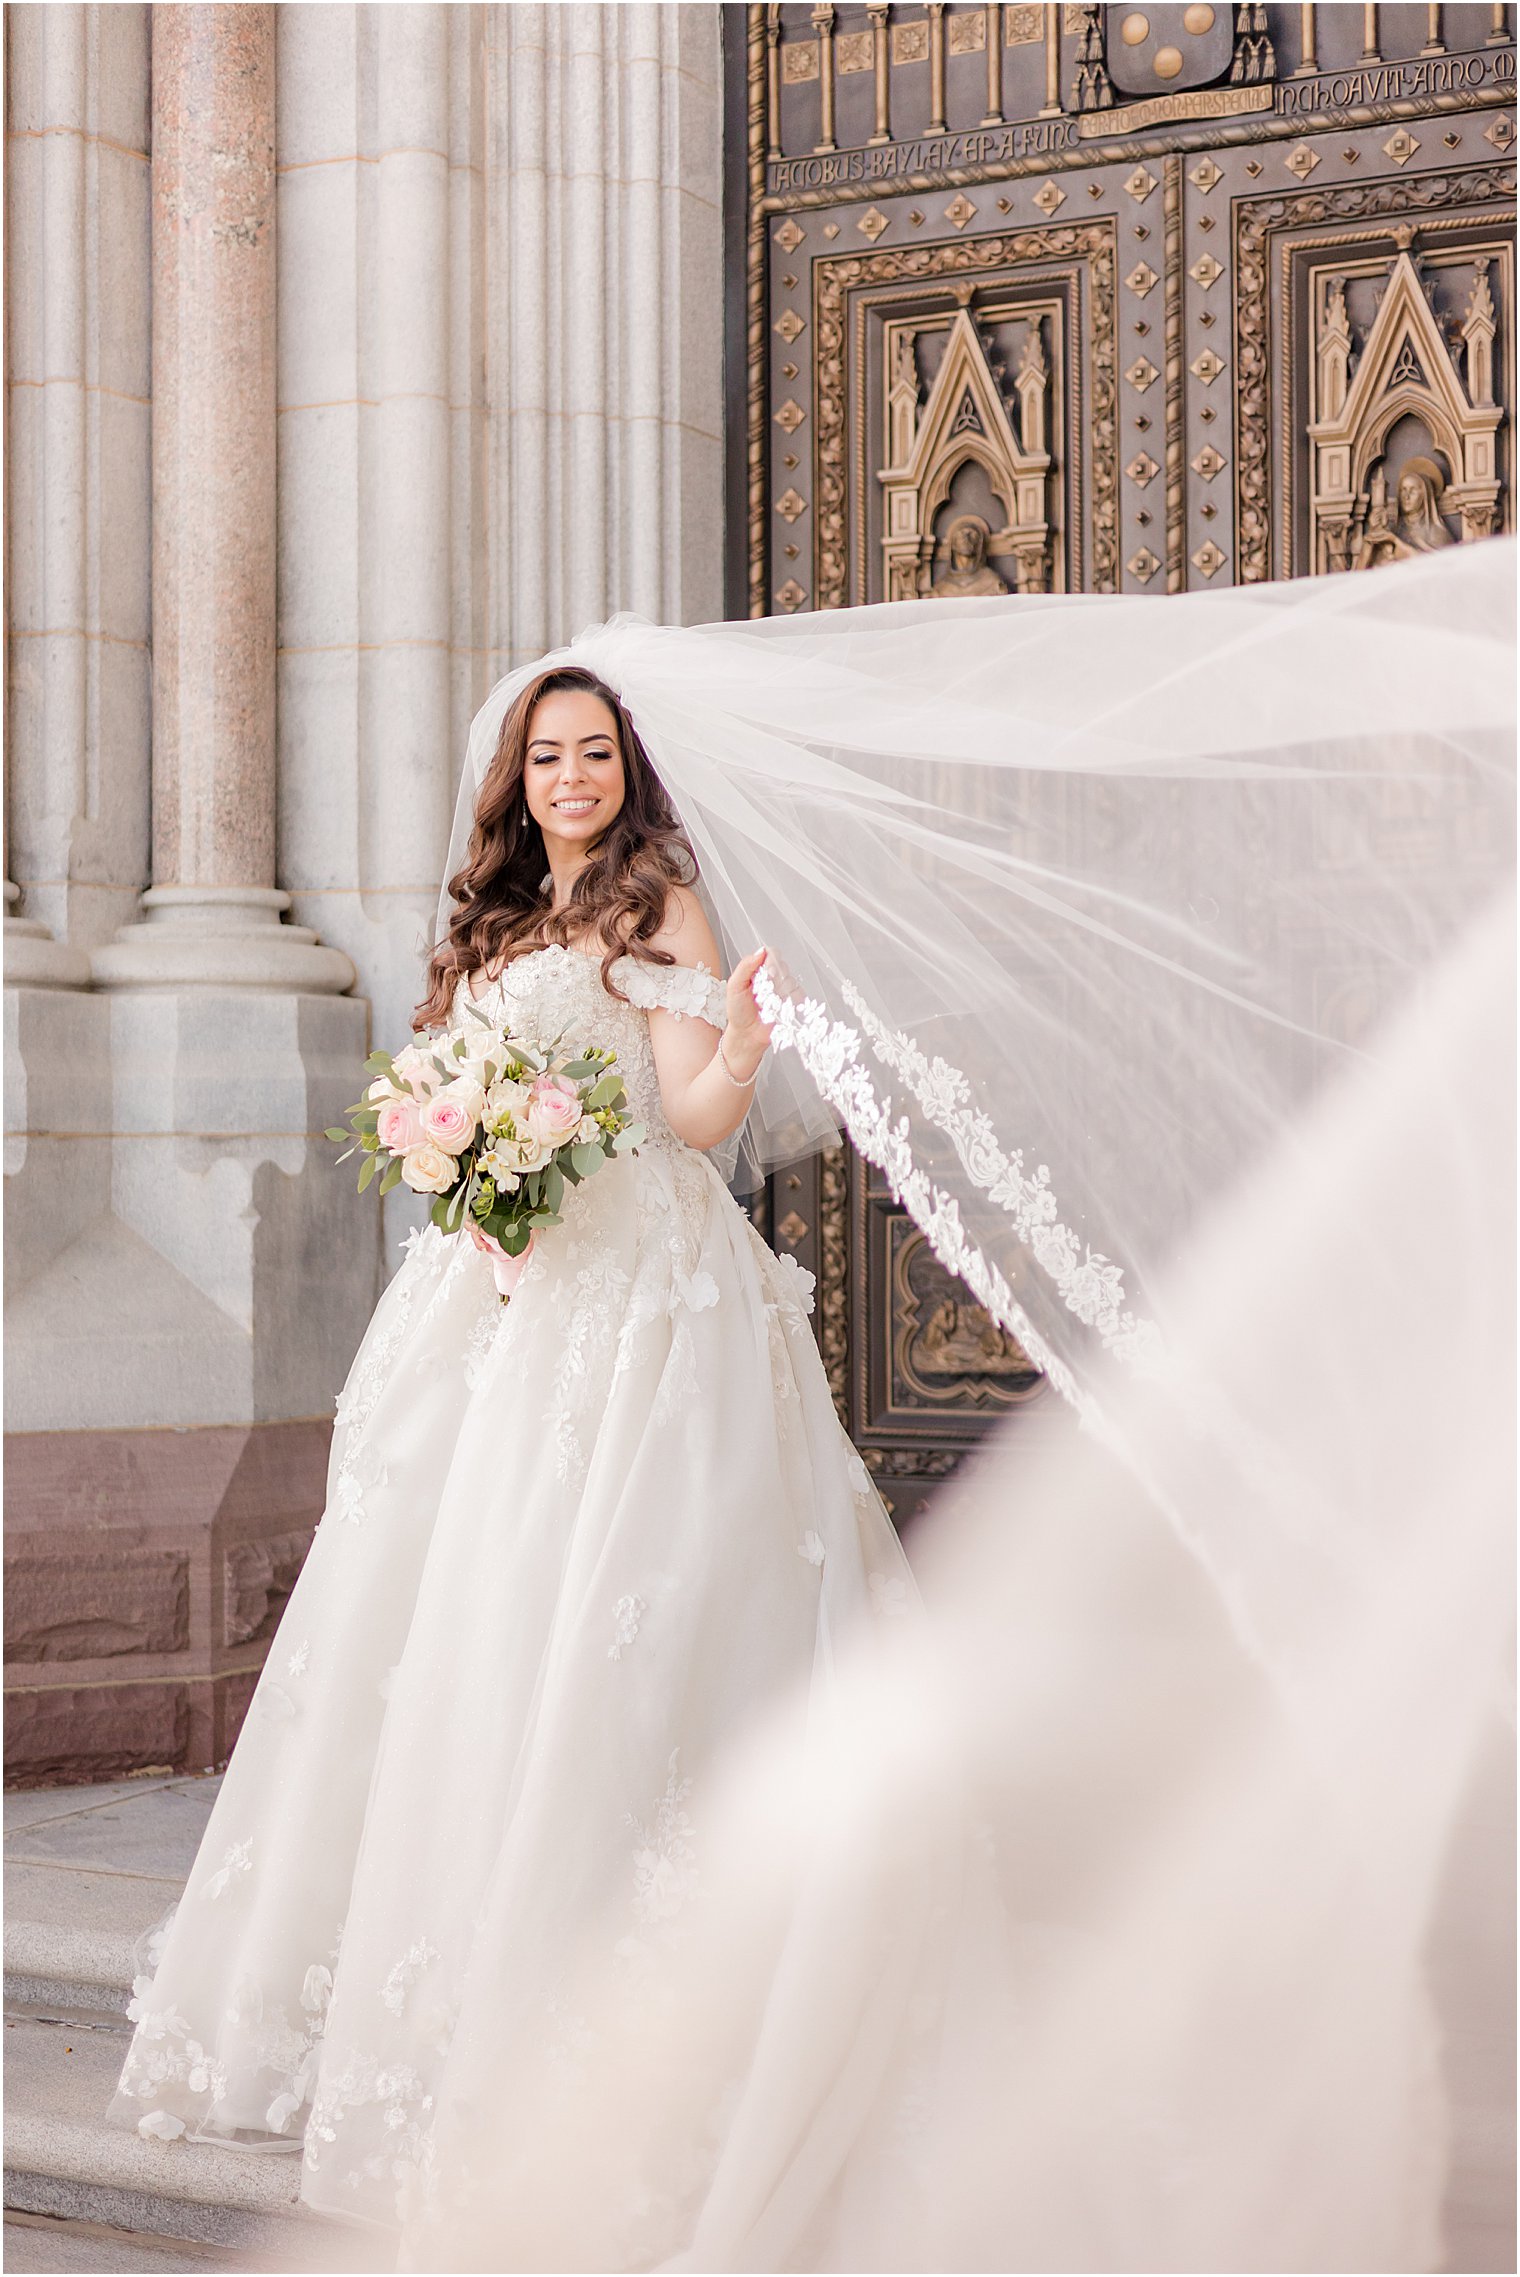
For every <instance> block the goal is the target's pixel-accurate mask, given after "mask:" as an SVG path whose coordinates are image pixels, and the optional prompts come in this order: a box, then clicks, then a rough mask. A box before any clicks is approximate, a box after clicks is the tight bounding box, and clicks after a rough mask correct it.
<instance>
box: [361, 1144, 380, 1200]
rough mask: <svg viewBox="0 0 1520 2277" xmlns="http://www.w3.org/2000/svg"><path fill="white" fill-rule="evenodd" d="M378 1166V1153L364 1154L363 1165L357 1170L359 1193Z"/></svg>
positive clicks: (362, 1190)
mask: <svg viewBox="0 0 1520 2277" xmlns="http://www.w3.org/2000/svg"><path fill="white" fill-rule="evenodd" d="M379 1167H380V1157H379V1155H378V1154H370V1155H366V1156H365V1158H364V1163H363V1167H362V1168H361V1169H360V1172H359V1191H360V1193H361V1194H362V1193H363V1192H364V1189H365V1187H366V1186H367V1185H368V1184H369V1182H370V1180H371V1179H372V1178H373V1177H374V1175H375V1172H376V1171H377V1170H378V1169H379Z"/></svg>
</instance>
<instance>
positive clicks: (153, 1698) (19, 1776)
mask: <svg viewBox="0 0 1520 2277" xmlns="http://www.w3.org/2000/svg"><path fill="white" fill-rule="evenodd" d="M189 1738H190V1706H189V1702H188V1701H187V1699H186V1697H185V1687H184V1686H183V1685H182V1684H91V1685H81V1686H80V1687H78V1688H77V1689H74V1688H71V1687H70V1686H67V1685H57V1686H52V1687H50V1688H48V1689H47V1690H40V1691H35V1692H19V1691H18V1692H12V1693H11V1694H10V1695H9V1697H8V1698H7V1700H6V1703H5V1758H6V1772H7V1776H8V1778H10V1779H12V1780H13V1781H14V1782H15V1783H16V1784H19V1785H23V1786H29V1787H46V1786H51V1785H53V1784H54V1783H55V1782H56V1783H58V1784H61V1785H72V1784H77V1783H79V1782H80V1781H84V1780H103V1779H119V1778H121V1777H122V1776H123V1775H124V1774H125V1773H126V1772H128V1771H141V1770H145V1769H146V1768H147V1766H148V1765H149V1764H154V1765H164V1766H172V1767H173V1768H174V1769H175V1770H182V1769H189V1768H190V1765H189V1762H188V1759H187V1754H186V1749H187V1746H188V1742H189Z"/></svg>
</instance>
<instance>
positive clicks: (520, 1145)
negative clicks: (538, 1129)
mask: <svg viewBox="0 0 1520 2277" xmlns="http://www.w3.org/2000/svg"><path fill="white" fill-rule="evenodd" d="M495 1151H496V1153H497V1154H499V1155H501V1156H502V1157H503V1159H504V1160H505V1161H507V1162H510V1163H511V1165H512V1167H513V1169H514V1170H522V1171H527V1170H537V1169H538V1167H539V1165H540V1164H541V1163H544V1162H547V1161H548V1159H549V1157H550V1155H551V1154H552V1153H553V1152H554V1149H553V1148H552V1147H551V1146H547V1145H545V1143H544V1141H543V1140H542V1139H541V1138H539V1137H538V1136H537V1135H536V1133H534V1132H533V1131H529V1130H525V1131H523V1132H521V1133H520V1135H519V1136H518V1137H517V1138H513V1139H498V1140H497V1142H496V1148H495Z"/></svg>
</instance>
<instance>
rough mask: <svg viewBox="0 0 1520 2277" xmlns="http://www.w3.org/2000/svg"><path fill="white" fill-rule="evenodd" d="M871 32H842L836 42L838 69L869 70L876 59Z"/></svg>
mask: <svg viewBox="0 0 1520 2277" xmlns="http://www.w3.org/2000/svg"><path fill="white" fill-rule="evenodd" d="M873 45H874V42H873V38H872V35H871V33H870V32H841V33H840V35H839V37H838V39H836V40H835V42H834V68H835V70H836V71H869V70H870V68H871V65H872V62H873V60H874V58H873V56H872V53H871V50H872V47H873Z"/></svg>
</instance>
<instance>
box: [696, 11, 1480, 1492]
mask: <svg viewBox="0 0 1520 2277" xmlns="http://www.w3.org/2000/svg"><path fill="white" fill-rule="evenodd" d="M724 15H725V19H726V30H727V33H728V35H729V51H730V52H729V60H728V97H727V105H728V117H727V128H728V138H729V146H730V151H731V153H732V154H733V155H732V161H731V173H730V185H731V204H732V206H733V209H734V211H733V214H732V216H731V237H730V243H731V266H732V268H733V271H734V275H733V276H732V278H731V280H730V308H731V311H732V320H731V325H730V330H731V335H732V339H731V353H730V358H729V364H730V420H731V426H732V430H733V439H734V443H735V450H734V453H733V463H734V466H735V470H736V471H735V476H734V479H732V480H731V483H730V506H731V512H730V522H731V525H732V526H733V527H734V531H735V539H734V545H733V554H732V562H731V578H732V590H731V597H730V609H731V611H735V612H741V611H745V610H747V611H748V613H750V614H752V615H765V614H769V613H772V612H774V611H778V610H799V609H831V608H840V607H846V606H849V605H851V604H854V603H859V602H868V601H879V600H889V599H896V598H899V597H902V596H907V595H925V594H929V595H932V594H936V593H939V594H947V595H948V594H956V593H980V592H995V591H998V590H1007V591H1010V592H1078V591H1081V592H1095V593H1103V592H1128V593H1145V594H1154V595H1157V596H1158V597H1159V596H1164V595H1166V594H1169V593H1179V592H1186V591H1195V590H1199V589H1204V588H1208V587H1212V586H1218V585H1224V584H1229V583H1231V582H1234V581H1245V580H1253V579H1262V578H1273V577H1289V576H1300V575H1305V574H1315V573H1332V574H1341V575H1352V574H1357V573H1360V572H1363V571H1366V570H1369V569H1375V568H1376V567H1377V566H1378V564H1379V563H1380V562H1382V561H1385V560H1388V559H1393V558H1397V557H1398V556H1399V555H1400V554H1401V553H1405V552H1409V551H1415V550H1423V549H1426V548H1429V547H1431V546H1438V545H1447V544H1465V543H1470V542H1473V541H1475V540H1478V539H1480V538H1482V537H1484V536H1486V535H1488V534H1489V533H1491V532H1494V531H1498V530H1501V529H1505V530H1507V529H1510V528H1512V527H1513V524H1514V512H1513V497H1514V489H1513V486H1514V452H1513V406H1514V373H1513V365H1512V360H1511V346H1510V342H1511V335H1512V327H1513V322H1514V286H1515V275H1514V166H1513V163H1512V145H1513V142H1514V137H1515V114H1514V87H1515V49H1514V22H1513V17H1514V10H1513V9H1512V8H1507V7H1502V6H1501V7H1493V6H1463V5H1457V6H1434V7H1431V6H1412V5H1400V6H1381V7H1379V6H1369V7H1362V6H1352V5H1347V4H1341V5H1334V6H1319V7H1315V6H1282V7H1272V6H1261V5H1245V6H1165V7H1160V6H1150V5H1145V6H1140V7H1132V8H1131V7H1122V6H1113V7H1103V6H1095V5H1081V6H1072V5H1059V6H1054V5H1036V6H994V7H985V6H941V5H934V4H931V5H928V6H923V5H888V4H886V0H865V4H862V5H855V6H848V5H846V6H834V5H828V4H823V5H816V6H809V5H805V4H799V5H783V6H751V7H747V8H738V7H730V8H726V9H725V11H724ZM741 295H742V297H741ZM765 1209H766V1215H767V1219H768V1223H767V1230H768V1232H769V1235H770V1238H771V1239H772V1241H773V1242H774V1243H775V1244H776V1245H777V1247H779V1248H782V1249H785V1250H789V1251H791V1252H792V1253H793V1254H794V1255H796V1256H797V1257H798V1258H799V1260H800V1261H801V1262H802V1263H804V1264H805V1265H807V1266H808V1267H809V1269H810V1270H811V1271H813V1272H814V1273H815V1274H816V1275H817V1276H818V1305H817V1312H816V1316H815V1317H816V1325H817V1328H818V1333H819V1338H820V1342H821V1344H822V1348H823V1353H824V1358H825V1361H826V1364H827V1366H828V1370H829V1376H830V1381H831V1383H832V1385H833V1389H834V1394H835V1398H836V1401H837V1402H838V1405H839V1408H840V1411H841V1414H842V1415H843V1417H844V1420H845V1422H846V1425H847V1427H848V1428H849V1430H850V1432H851V1434H852V1436H853V1437H854V1439H855V1440H856V1443H857V1444H858V1445H859V1447H860V1448H861V1451H862V1453H863V1454H864V1456H865V1458H866V1460H867V1462H868V1463H869V1464H870V1465H871V1467H872V1469H873V1470H874V1471H875V1472H876V1474H877V1477H878V1480H879V1483H880V1484H881V1486H882V1489H883V1491H884V1493H885V1494H886V1495H887V1497H888V1499H889V1501H890V1502H891V1504H892V1506H893V1508H894V1511H895V1513H896V1515H897V1517H898V1518H899V1520H902V1519H906V1518H908V1517H911V1515H912V1514H913V1512H914V1511H915V1510H916V1509H917V1508H918V1507H919V1506H920V1505H921V1504H922V1502H923V1501H924V1499H925V1498H926V1496H927V1495H928V1494H929V1493H931V1492H932V1491H933V1489H934V1486H935V1485H936V1483H937V1482H938V1481H939V1480H941V1479H943V1478H944V1477H945V1476H946V1475H947V1474H948V1473H949V1472H951V1471H952V1470H953V1469H954V1468H955V1467H956V1464H957V1463H958V1461H959V1460H960V1458H961V1457H962V1455H963V1454H964V1453H965V1451H966V1450H967V1449H968V1448H970V1447H971V1446H973V1445H974V1444H975V1442H976V1440H977V1439H978V1437H979V1436H980V1435H981V1434H982V1433H983V1432H984V1431H985V1430H986V1429H987V1427H988V1425H989V1423H991V1422H993V1421H994V1420H996V1419H999V1418H1002V1417H1007V1416H1011V1415H1012V1416H1017V1418H1018V1421H1019V1427H1020V1428H1021V1429H1022V1430H1024V1431H1026V1432H1028V1433H1029V1434H1030V1435H1031V1445H1033V1444H1034V1443H1035V1441H1036V1440H1037V1439H1038V1437H1039V1435H1041V1434H1042V1433H1043V1432H1045V1431H1047V1430H1049V1429H1053V1428H1058V1427H1060V1419H1059V1417H1058V1416H1057V1414H1056V1413H1055V1412H1054V1410H1055V1404H1056V1403H1055V1402H1054V1401H1053V1399H1052V1398H1051V1397H1050V1395H1049V1394H1048V1391H1047V1388H1046V1386H1045V1385H1044V1383H1043V1382H1042V1380H1041V1378H1040V1377H1039V1375H1038V1374H1037V1372H1036V1371H1035V1370H1034V1369H1033V1368H1032V1367H1031V1365H1030V1364H1029V1362H1028V1360H1027V1359H1026V1357H1025V1355H1024V1354H1023V1353H1022V1352H1021V1351H1020V1349H1019V1347H1018V1346H1017V1344H1015V1343H1014V1341H1013V1340H1012V1338H1010V1337H1009V1336H1007V1335H1005V1334H1004V1333H1003V1332H1002V1331H1001V1330H1000V1329H998V1328H996V1327H995V1326H994V1324H993V1323H992V1322H991V1321H990V1320H989V1319H988V1317H987V1316H986V1314H985V1313H983V1312H982V1311H981V1310H980V1308H979V1307H978V1306H977V1305H976V1304H975V1303H974V1302H973V1301H972V1300H971V1298H970V1296H969V1294H968V1293H967V1291H966V1290H965V1289H964V1288H963V1287H962V1286H961V1285H960V1284H959V1283H957V1282H954V1281H953V1280H951V1279H950V1277H949V1276H948V1275H947V1274H946V1272H945V1271H944V1269H943V1268H942V1267H941V1266H940V1265H939V1264H938V1263H937V1261H936V1260H935V1259H934V1258H933V1257H932V1255H931V1254H930V1252H929V1250H928V1247H927V1244H926V1243H925V1241H924V1239H923V1237H922V1235H920V1234H919V1233H918V1231H917V1229H916V1228H915V1227H914V1226H913V1224H912V1222H911V1220H910V1219H908V1218H907V1217H906V1215H905V1214H904V1213H903V1212H902V1211H901V1210H899V1209H898V1208H897V1207H896V1206H895V1205H894V1204H893V1202H892V1200H891V1197H890V1196H889V1194H888V1193H887V1192H886V1190H885V1189H884V1187H883V1186H882V1185H881V1183H880V1181H879V1179H878V1178H877V1176H876V1174H875V1173H874V1172H870V1171H868V1170H867V1169H866V1167H865V1166H864V1165H863V1164H862V1163H861V1162H860V1161H859V1160H858V1159H857V1158H856V1157H855V1156H854V1155H853V1154H852V1153H851V1152H850V1151H849V1150H848V1149H846V1150H844V1151H843V1152H842V1153H840V1154H837V1155H832V1156H825V1157H822V1158H820V1159H819V1160H816V1161H814V1162H812V1163H809V1164H807V1165H805V1166H802V1167H799V1168H795V1169H792V1170H789V1171H785V1172H782V1173H780V1174H778V1175H777V1176H776V1177H774V1178H773V1179H772V1180H771V1182H770V1187H769V1190H768V1193H767V1195H766V1197H765Z"/></svg>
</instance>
